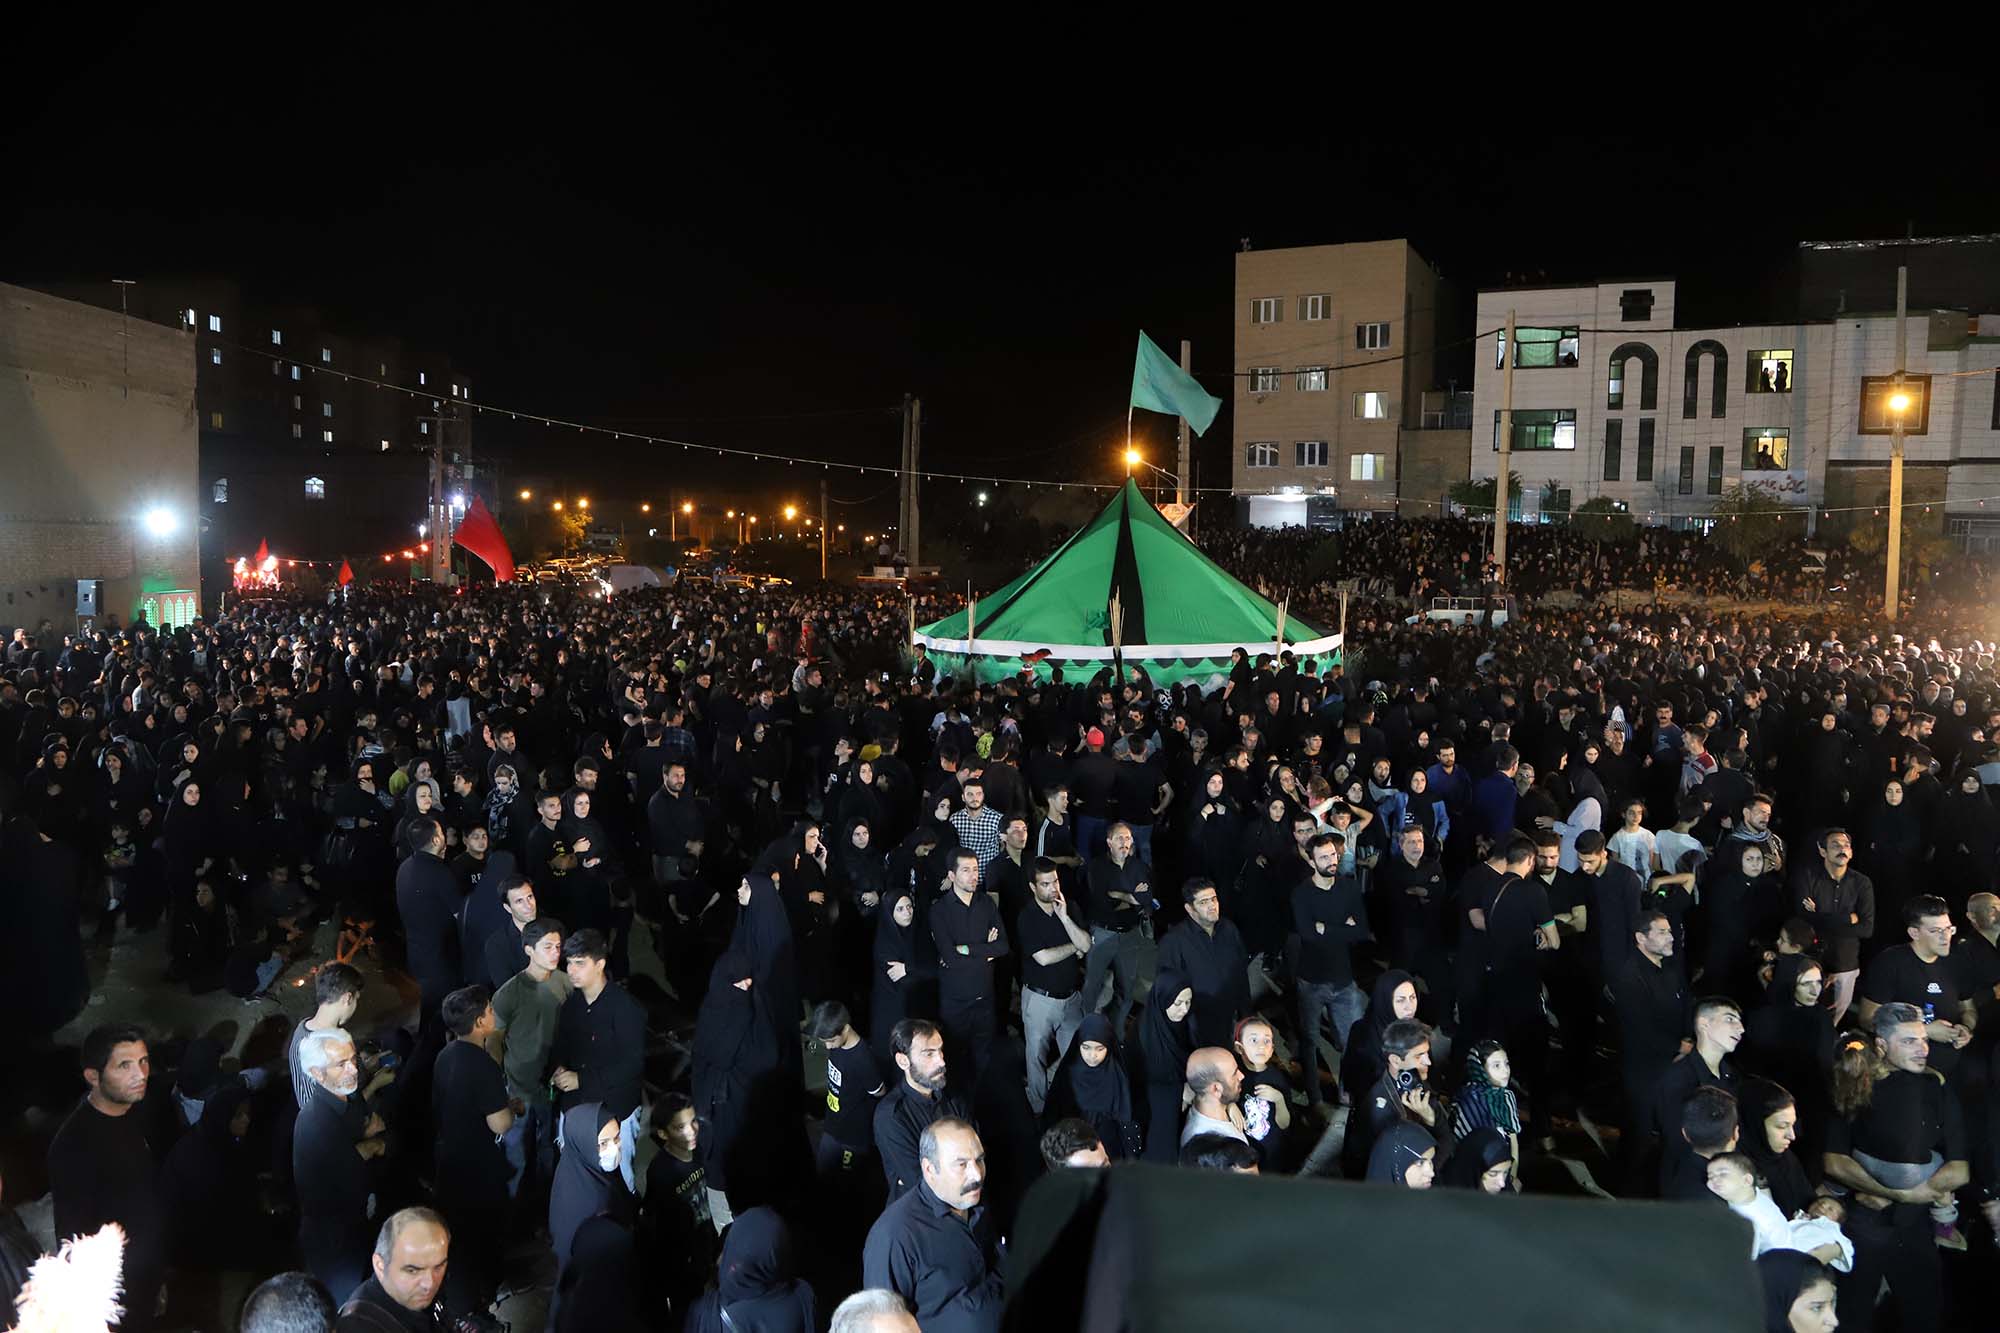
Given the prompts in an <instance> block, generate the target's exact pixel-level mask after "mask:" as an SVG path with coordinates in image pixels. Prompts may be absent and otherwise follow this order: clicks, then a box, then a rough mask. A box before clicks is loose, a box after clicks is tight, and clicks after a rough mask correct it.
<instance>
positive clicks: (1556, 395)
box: [1470, 279, 2000, 527]
mask: <svg viewBox="0 0 2000 1333" xmlns="http://www.w3.org/2000/svg"><path fill="white" fill-rule="evenodd" d="M1892 290H1893V283H1892ZM1674 299H1675V292H1674V283H1673V281H1672V280H1670V279H1641V280H1629V281H1620V282H1603V283H1594V284H1585V285H1581V286H1572V287H1537V288H1526V289H1519V288H1517V289H1500V290H1490V291H1482V292H1481V293H1480V294H1479V298H1478V315H1477V319H1478V328H1479V330H1480V334H1481V338H1480V341H1479V343H1478V344H1477V345H1476V348H1475V353H1476V359H1475V362H1474V365H1473V377H1472V392H1473V413H1472V441H1471V458H1470V473H1471V475H1472V476H1474V477H1492V476H1494V475H1495V473H1496V472H1497V467H1498V456H1499V455H1498V450H1499V430H1500V425H1499V422H1500V404H1501V395H1502V384H1503V379H1504V374H1505V372H1504V364H1505V363H1504V358H1505V357H1506V356H1508V355H1509V349H1507V348H1506V346H1505V341H1506V340H1505V337H1504V335H1503V334H1502V333H1500V332H1497V331H1498V330H1501V329H1504V327H1505V325H1506V321H1507V316H1508V313H1509V311H1512V313H1513V316H1514V322H1515V337H1514V344H1515V345H1514V347H1513V349H1512V352H1511V354H1512V356H1513V360H1514V400H1513V442H1512V446H1511V447H1512V450H1513V453H1512V462H1511V466H1512V468H1513V470H1514V471H1515V472H1516V473H1518V474H1519V476H1520V478H1521V484H1522V492H1523V494H1522V496H1521V499H1520V500H1519V501H1518V502H1517V504H1516V505H1515V506H1514V508H1513V512H1514V513H1515V515H1516V516H1517V517H1521V518H1527V519H1530V520H1533V519H1535V518H1537V517H1540V516H1541V514H1542V513H1543V511H1544V510H1545V509H1547V508H1549V507H1550V505H1549V504H1548V501H1550V500H1553V501H1554V504H1553V508H1555V509H1556V510H1558V511H1566V510H1567V509H1569V508H1572V507H1574V506H1576V505H1581V504H1582V503H1584V502H1585V501H1586V500H1588V499H1591V498H1593V497H1595V496H1609V497H1611V498H1613V499H1615V500H1619V501H1622V502H1623V503H1625V504H1626V505H1627V506H1628V507H1629V508H1630V510H1631V511H1632V513H1633V515H1634V516H1635V517H1636V518H1638V519H1639V520H1640V521H1642V522H1647V523H1665V524H1669V525H1673V526H1688V525H1691V524H1696V525H1698V524H1704V523H1706V522H1707V518H1706V515H1707V514H1708V513H1709V511H1710V510H1712V509H1713V508H1714V506H1715V503H1716V501H1717V500H1718V499H1720V498H1721V497H1722V496H1723V495H1724V494H1725V493H1726V492H1727V491H1728V490H1729V489H1730V488H1731V487H1733V486H1735V485H1737V484H1739V483H1755V484H1759V485H1762V486H1764V487H1767V488H1768V489H1769V490H1770V491H1772V492H1773V493H1775V494H1776V495H1777V496H1779V497H1780V498H1782V499H1784V500H1787V501H1789V502H1791V503H1794V504H1800V505H1808V506H1811V507H1812V513H1813V520H1814V522H1815V524H1817V523H1818V522H1819V521H1821V520H1823V519H1829V518H1830V519H1832V520H1833V521H1834V524H1835V526H1836V527H1840V526H1845V523H1846V516H1847V515H1848V514H1851V513H1853V512H1855V511H1857V510H1859V509H1862V508H1865V507H1868V506H1871V505H1879V504H1880V503H1882V499H1883V497H1884V496H1885V495H1886V492H1887V472H1888V457H1889V436H1890V434H1891V429H1892V427H1891V419H1890V415H1889V408H1888V406H1887V401H1888V397H1889V385H1890V382H1891V379H1892V377H1893V375H1894V372H1895V369H1896V349H1895V324H1896V321H1895V315H1894V312H1893V310H1891V311H1886V312H1884V311H1868V312H1865V313H1860V312H1851V313H1844V314H1842V315H1840V316H1839V317H1838V318H1834V319H1830V320H1818V321H1805V322H1788V323H1773V324H1747V325H1737V326H1734V327H1719V328H1682V327H1678V326H1677V324H1676V322H1675V319H1674ZM1982 327H1983V328H1984V329H1985V330H1986V335H1985V336H1982V335H1981V333H1980V329H1981V328H1982ZM1994 334H2000V318H1996V317H1995V316H1992V315H1988V316H1986V318H1985V320H1984V321H1981V320H1980V319H1979V318H1978V317H1977V316H1976V315H1971V314H1968V313H1966V312H1963V311H1959V312H1953V311H1943V310H1935V309H1912V310H1911V311H1910V314H1909V317H1908V325H1907V345H1906V356H1907V361H1906V387H1907V389H1908V390H1909V392H1910V394H1911V396H1912V399H1913V403H1912V405H1911V407H1910V408H1909V409H1908V412H1907V414H1906V416H1905V438H1906V449H1905V457H1906V460H1907V467H1906V491H1907V494H1906V500H1907V501H1909V502H1912V503H1916V504H1922V503H1929V504H1931V505H1933V507H1934V512H1933V513H1932V514H1931V521H1933V522H1941V521H1942V519H1943V515H1944V511H1945V510H1946V509H1951V510H1953V511H1954V512H1955V511H1956V510H1957V509H1958V508H1961V507H1962V508H1965V509H1967V510H1969V511H1972V512H1973V513H1982V512H1983V510H1982V509H1981V508H1980V506H1979V505H1978V504H1977V501H1978V500H1980V499H1993V498H1995V497H2000V405H1996V401H1995V393H1996V387H2000V386H1996V372H1995V370H1994V367H1995V365H1996V363H2000V345H1996V344H2000V337H1994V336H1992V335H1994ZM1988 460H1990V461H1988ZM1919 512H1921V511H1919ZM1994 518H1995V519H2000V514H1995V515H1994Z"/></svg>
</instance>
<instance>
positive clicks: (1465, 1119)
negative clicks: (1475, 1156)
mask: <svg viewBox="0 0 2000 1333" xmlns="http://www.w3.org/2000/svg"><path fill="white" fill-rule="evenodd" d="M1513 1076H1514V1071H1513V1067H1512V1065H1511V1064H1510V1063H1509V1061H1508V1059H1507V1050H1506V1048H1505V1047H1503V1046H1502V1045H1501V1044H1500V1043H1499V1042H1497V1041H1482V1042H1478V1043H1476V1044H1475V1045H1474V1046H1473V1048H1472V1049H1471V1050H1470V1051H1467V1052H1466V1054H1465V1082H1464V1083H1462V1084H1460V1085H1459V1089H1458V1098H1457V1100H1456V1101H1454V1102H1453V1103H1452V1118H1451V1125H1452V1133H1453V1135H1454V1136H1455V1137H1457V1138H1461V1139H1462V1138H1465V1137H1466V1136H1468V1135H1470V1134H1471V1133H1472V1132H1473V1131H1474V1130H1476V1129H1497V1130H1499V1131H1500V1132H1501V1133H1502V1134H1505V1135H1506V1136H1507V1142H1508V1145H1509V1146H1510V1147H1511V1148H1513V1150H1514V1156H1515V1157H1516V1158H1519V1157H1520V1155H1521V1153H1520V1135H1521V1106H1520V1102H1519V1101H1518V1100H1517V1099H1516V1098H1515V1096H1514V1090H1513V1089H1512V1088H1510V1087H1508V1086H1507V1085H1508V1084H1509V1083H1510V1082H1512V1080H1513Z"/></svg>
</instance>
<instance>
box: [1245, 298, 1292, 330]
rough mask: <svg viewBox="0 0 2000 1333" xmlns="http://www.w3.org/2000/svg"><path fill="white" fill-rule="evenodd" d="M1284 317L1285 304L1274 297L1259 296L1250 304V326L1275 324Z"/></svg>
mask: <svg viewBox="0 0 2000 1333" xmlns="http://www.w3.org/2000/svg"><path fill="white" fill-rule="evenodd" d="M1284 317H1285V303H1284V301H1283V300H1282V299H1280V298H1279V297H1276V296H1260V297H1258V298H1257V299H1256V300H1254V301H1252V302H1251V303H1250V322H1251V323H1252V324H1276V323H1277V322H1278V321H1279V320H1281V319H1283V318H1284Z"/></svg>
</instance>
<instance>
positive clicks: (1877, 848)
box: [1854, 778, 1951, 963]
mask: <svg viewBox="0 0 2000 1333" xmlns="http://www.w3.org/2000/svg"><path fill="white" fill-rule="evenodd" d="M1907 796H1908V793H1907V792H1905V791H1904V790H1903V784H1902V783H1901V782H1899V781H1897V780H1896V779H1895V778H1891V779H1889V781H1888V782H1886V783H1884V784H1883V785H1882V799H1881V801H1880V802H1879V803H1877V804H1876V805H1875V806H1874V807H1872V808H1871V809H1870V810H1869V811H1868V813H1867V814H1866V815H1864V816H1863V817H1862V821H1861V836H1860V837H1859V838H1857V839H1856V840H1855V844H1856V845H1855V857H1854V859H1855V863H1856V864H1857V865H1858V866H1859V867H1860V868H1861V869H1862V870H1863V871H1865V872H1866V873H1867V875H1868V878H1869V880H1870V882H1872V883H1873V884H1874V885H1875V919H1876V920H1877V921H1878V922H1880V921H1901V920H1902V919H1903V904H1904V903H1905V902H1906V901H1908V900H1909V897H1910V893H1911V886H1912V885H1913V884H1915V883H1916V880H1917V875H1918V874H1919V873H1920V871H1921V870H1922V866H1923V859H1924V828H1923V821H1922V820H1921V819H1920V818H1919V817H1918V814H1917V808H1916V806H1914V805H1912V804H1911V803H1910V801H1909V800H1908V799H1906V798H1907ZM1941 832H1942V833H1943V834H1945V835H1947V836H1948V835H1949V834H1950V833H1951V829H1950V828H1948V827H1942V826H1941ZM1940 840H1942V839H1940ZM1892 934H1893V932H1891V931H1887V930H1881V929H1877V930H1876V932H1875V934H1874V936H1873V938H1871V939H1866V940H1863V941H1862V942H1861V949H1862V960H1861V961H1862V962H1863V963H1866V962H1867V961H1868V960H1869V959H1870V958H1872V957H1874V956H1875V955H1876V954H1878V953H1880V952H1881V951H1882V950H1883V949H1884V948H1886V947H1888V946H1889V945H1891V944H1894V943H1898V942H1899V941H1897V940H1893V939H1891V938H1890V937H1891V935H1892Z"/></svg>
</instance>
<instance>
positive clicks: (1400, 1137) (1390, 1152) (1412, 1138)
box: [1368, 1120, 1437, 1190]
mask: <svg viewBox="0 0 2000 1333" xmlns="http://www.w3.org/2000/svg"><path fill="white" fill-rule="evenodd" d="M1436 1175H1437V1140H1436V1139H1434V1138H1432V1137H1431V1136H1430V1131H1429V1130H1427V1129H1425V1128H1424V1127H1423V1126H1422V1125H1416V1124H1412V1123H1410V1122H1409V1121H1407V1120H1397V1121H1395V1122H1393V1123H1391V1124H1390V1125H1389V1126H1388V1127H1387V1128H1385V1129H1384V1130H1383V1131H1382V1134H1381V1136H1380V1137H1379V1138H1377V1139H1376V1140H1375V1146H1374V1147H1373V1148H1371V1149H1369V1151H1368V1179H1370V1180H1374V1181H1379V1182H1381V1183H1382V1184H1385V1185H1401V1186H1402V1187H1403V1188H1405V1189H1413V1190H1427V1189H1429V1188H1430V1187H1431V1181H1432V1180H1433V1178H1435V1176H1436Z"/></svg>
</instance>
